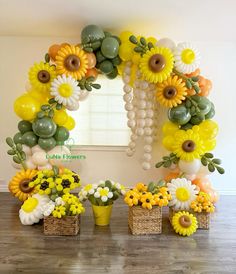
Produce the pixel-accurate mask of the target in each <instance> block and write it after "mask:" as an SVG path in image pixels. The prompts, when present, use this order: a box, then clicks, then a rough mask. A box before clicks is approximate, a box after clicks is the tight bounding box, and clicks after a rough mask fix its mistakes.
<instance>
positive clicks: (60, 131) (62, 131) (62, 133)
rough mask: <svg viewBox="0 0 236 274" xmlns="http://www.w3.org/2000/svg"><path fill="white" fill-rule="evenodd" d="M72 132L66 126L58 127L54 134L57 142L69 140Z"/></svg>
mask: <svg viewBox="0 0 236 274" xmlns="http://www.w3.org/2000/svg"><path fill="white" fill-rule="evenodd" d="M69 136H70V133H69V131H68V129H67V128H65V127H57V131H56V133H55V135H54V136H53V137H54V138H55V140H56V141H57V142H64V141H66V140H68V138H69Z"/></svg>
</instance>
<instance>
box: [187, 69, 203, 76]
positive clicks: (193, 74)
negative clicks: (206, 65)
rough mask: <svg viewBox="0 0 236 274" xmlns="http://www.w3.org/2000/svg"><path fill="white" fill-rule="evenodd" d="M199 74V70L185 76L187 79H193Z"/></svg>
mask: <svg viewBox="0 0 236 274" xmlns="http://www.w3.org/2000/svg"><path fill="white" fill-rule="evenodd" d="M199 74H200V69H196V70H195V71H193V72H192V73H189V74H185V75H186V76H187V77H194V76H198V75H199Z"/></svg>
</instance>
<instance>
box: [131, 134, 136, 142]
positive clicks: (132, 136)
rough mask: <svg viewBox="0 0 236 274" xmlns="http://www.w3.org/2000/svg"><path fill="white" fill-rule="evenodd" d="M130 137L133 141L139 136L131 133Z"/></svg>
mask: <svg viewBox="0 0 236 274" xmlns="http://www.w3.org/2000/svg"><path fill="white" fill-rule="evenodd" d="M130 139H131V140H132V141H136V140H137V139H138V136H137V135H136V134H131V136H130Z"/></svg>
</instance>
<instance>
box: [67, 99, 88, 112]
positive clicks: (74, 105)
mask: <svg viewBox="0 0 236 274" xmlns="http://www.w3.org/2000/svg"><path fill="white" fill-rule="evenodd" d="M83 100H85V98H84V99H83ZM81 101H82V100H81ZM66 109H68V110H70V111H75V110H78V109H79V101H76V102H73V103H72V104H69V105H67V106H66Z"/></svg>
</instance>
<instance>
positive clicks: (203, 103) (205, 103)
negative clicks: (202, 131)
mask: <svg viewBox="0 0 236 274" xmlns="http://www.w3.org/2000/svg"><path fill="white" fill-rule="evenodd" d="M195 96H196V95H195ZM199 97H200V96H199ZM198 107H199V108H200V112H201V114H203V115H206V114H207V113H208V112H209V111H210V110H211V101H210V100H209V99H207V98H206V97H202V96H201V97H200V98H199V101H198Z"/></svg>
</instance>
